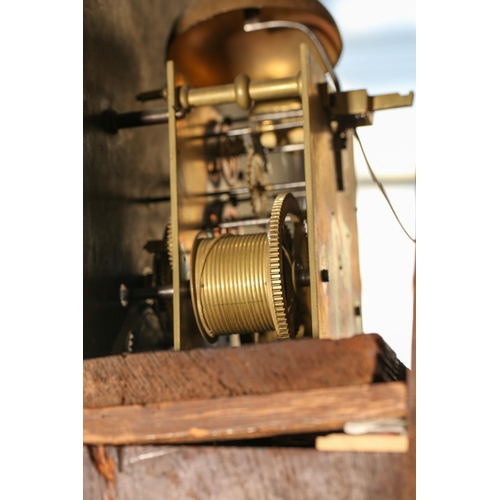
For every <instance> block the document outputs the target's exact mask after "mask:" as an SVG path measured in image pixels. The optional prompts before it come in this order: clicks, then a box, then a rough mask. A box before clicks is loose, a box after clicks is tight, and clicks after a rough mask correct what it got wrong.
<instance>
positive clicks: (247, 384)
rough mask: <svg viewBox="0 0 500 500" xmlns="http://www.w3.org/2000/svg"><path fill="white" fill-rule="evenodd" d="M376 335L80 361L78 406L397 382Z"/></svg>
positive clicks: (391, 359) (398, 368)
mask: <svg viewBox="0 0 500 500" xmlns="http://www.w3.org/2000/svg"><path fill="white" fill-rule="evenodd" d="M405 375H406V367H405V366H404V365H403V364H402V363H401V362H400V361H399V360H398V358H397V356H396V355H395V353H394V352H393V351H392V349H391V348H390V347H389V346H388V345H387V344H386V343H385V342H384V340H383V339H382V338H381V337H380V336H379V335H376V334H362V335H357V336H355V337H352V338H349V339H342V340H319V339H303V340H293V341H284V342H274V343H269V344H256V345H244V346H242V347H239V348H233V347H227V348H205V349H193V350H190V351H181V352H174V351H157V352H151V353H140V354H129V355H126V356H109V357H103V358H96V359H88V360H85V361H84V362H83V382H84V387H83V406H84V408H103V407H109V406H120V405H124V406H128V405H149V404H158V403H169V402H175V401H189V400H195V399H202V400H207V399H213V398H233V397H237V396H250V395H265V394H272V393H278V392H281V391H301V390H309V389H321V388H331V387H341V386H355V385H363V384H371V383H374V382H389V381H396V380H404V379H405Z"/></svg>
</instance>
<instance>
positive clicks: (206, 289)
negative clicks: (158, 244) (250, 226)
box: [190, 193, 308, 342]
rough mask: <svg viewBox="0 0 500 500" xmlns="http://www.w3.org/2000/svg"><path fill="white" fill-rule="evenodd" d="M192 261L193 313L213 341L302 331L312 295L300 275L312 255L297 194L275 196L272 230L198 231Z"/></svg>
mask: <svg viewBox="0 0 500 500" xmlns="http://www.w3.org/2000/svg"><path fill="white" fill-rule="evenodd" d="M191 264H192V272H191V284H190V286H191V298H192V301H193V308H194V313H195V317H196V321H197V323H198V327H199V329H200V331H201V333H202V335H203V337H204V338H205V339H206V340H207V341H208V342H215V341H216V340H217V338H218V337H219V336H220V335H230V334H235V333H240V334H245V333H256V332H267V331H275V332H276V336H277V338H278V339H289V338H293V337H295V336H296V335H297V332H298V331H299V328H300V326H301V324H302V323H303V322H304V319H303V317H302V316H303V315H302V313H301V311H304V310H305V309H304V308H303V307H301V305H300V303H301V302H302V301H303V299H302V297H303V295H304V294H305V295H307V294H306V293H305V291H304V290H303V289H302V287H301V286H300V283H299V278H298V273H299V272H301V271H303V270H304V269H307V268H308V255H307V237H306V233H305V228H304V217H303V214H302V211H301V210H300V207H299V204H298V202H297V200H296V199H295V197H294V196H293V195H292V194H290V193H283V194H280V195H278V196H277V197H276V199H275V201H274V203H273V207H272V210H271V218H270V221H269V229H268V233H255V234H246V235H232V234H225V235H222V236H219V237H217V238H214V237H213V233H211V232H201V233H199V235H198V237H197V238H196V240H195V242H194V245H193V251H192V259H191Z"/></svg>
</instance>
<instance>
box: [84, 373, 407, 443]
mask: <svg viewBox="0 0 500 500" xmlns="http://www.w3.org/2000/svg"><path fill="white" fill-rule="evenodd" d="M406 398H407V394H406V385H405V384H404V383H403V382H388V383H381V384H372V385H362V386H353V387H332V388H326V389H309V390H303V391H285V392H280V393H273V394H266V395H258V396H239V397H233V398H218V399H209V400H194V401H177V402H172V403H163V404H159V405H149V406H138V405H134V406H117V407H108V408H95V409H85V410H84V411H83V438H84V443H86V444H115V445H121V444H146V443H190V442H207V441H215V440H235V439H250V438H257V437H267V436H277V435H285V434H298V433H311V432H323V431H330V430H340V429H342V428H343V426H344V424H345V423H346V422H348V421H350V420H355V419H371V418H391V417H396V418H397V417H403V416H405V415H406V411H407V408H406Z"/></svg>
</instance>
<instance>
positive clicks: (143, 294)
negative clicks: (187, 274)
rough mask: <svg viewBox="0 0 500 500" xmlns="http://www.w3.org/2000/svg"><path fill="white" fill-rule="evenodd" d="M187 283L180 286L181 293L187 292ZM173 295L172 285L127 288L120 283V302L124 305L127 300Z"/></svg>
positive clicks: (127, 302)
mask: <svg viewBox="0 0 500 500" xmlns="http://www.w3.org/2000/svg"><path fill="white" fill-rule="evenodd" d="M189 293H190V289H189V283H186V284H185V285H183V286H182V289H181V294H184V295H185V294H189ZM173 296H174V289H173V287H172V285H158V286H156V287H146V288H127V287H126V286H125V285H123V284H122V285H120V303H121V305H122V306H123V307H126V306H127V305H128V304H129V302H133V301H140V300H147V299H168V298H172V297H173Z"/></svg>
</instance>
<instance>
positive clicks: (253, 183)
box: [246, 149, 269, 217]
mask: <svg viewBox="0 0 500 500" xmlns="http://www.w3.org/2000/svg"><path fill="white" fill-rule="evenodd" d="M264 165H265V161H264V158H262V156H261V155H260V154H259V153H257V152H256V151H255V150H254V149H250V150H249V152H248V157H247V176H246V177H247V184H248V189H249V190H250V204H251V206H252V212H253V214H254V216H255V217H265V216H266V215H267V214H268V209H269V200H268V197H267V193H266V185H267V184H268V182H267V174H266V172H265V170H264Z"/></svg>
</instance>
